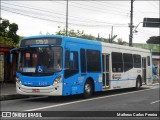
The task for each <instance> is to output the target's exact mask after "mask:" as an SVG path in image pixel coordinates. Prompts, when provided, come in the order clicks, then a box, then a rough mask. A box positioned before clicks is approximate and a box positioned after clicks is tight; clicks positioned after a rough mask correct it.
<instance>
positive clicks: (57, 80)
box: [53, 75, 62, 85]
mask: <svg viewBox="0 0 160 120" xmlns="http://www.w3.org/2000/svg"><path fill="white" fill-rule="evenodd" d="M61 80H62V75H60V76H58V77H57V78H56V79H55V80H54V82H53V85H57V84H58V83H60V82H61Z"/></svg>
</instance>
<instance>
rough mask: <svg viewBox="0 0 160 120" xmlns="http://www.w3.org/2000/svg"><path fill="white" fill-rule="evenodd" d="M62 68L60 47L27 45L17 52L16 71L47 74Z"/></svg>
mask: <svg viewBox="0 0 160 120" xmlns="http://www.w3.org/2000/svg"><path fill="white" fill-rule="evenodd" d="M61 69H62V48H61V47H51V46H47V47H29V48H26V49H21V50H20V52H19V61H18V72H21V73H26V74H29V73H31V74H32V75H33V74H35V75H36V74H37V73H38V74H45V73H46V74H47V73H54V72H58V71H60V70H61Z"/></svg>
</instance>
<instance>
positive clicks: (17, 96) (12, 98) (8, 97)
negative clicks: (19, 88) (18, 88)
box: [0, 94, 30, 101]
mask: <svg viewBox="0 0 160 120" xmlns="http://www.w3.org/2000/svg"><path fill="white" fill-rule="evenodd" d="M29 97H30V96H27V95H18V94H12V95H2V96H0V101H4V100H14V99H22V98H29Z"/></svg>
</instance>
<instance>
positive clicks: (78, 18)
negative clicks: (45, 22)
mask: <svg viewBox="0 0 160 120" xmlns="http://www.w3.org/2000/svg"><path fill="white" fill-rule="evenodd" d="M2 3H4V2H2ZM4 4H8V3H4ZM9 5H14V6H18V7H23V10H24V8H27V9H33V10H38V11H41V12H47V13H54V14H58V15H61V16H63V17H59V16H58V17H57V16H54V17H56V18H63V19H64V17H65V14H59V13H56V12H52V11H48V10H42V9H38V8H32V7H26V6H22V5H16V4H9ZM14 9H15V8H14ZM16 9H17V8H16ZM29 12H31V11H29ZM32 13H33V12H32ZM43 15H45V14H43ZM75 18H77V19H75ZM70 19H71V20H72V19H73V20H74V21H80V22H85V21H86V22H96V23H97V22H98V23H102V24H112V25H126V24H121V23H109V22H104V21H98V20H93V19H92V20H90V19H82V18H80V17H75V16H74V17H73V16H71V18H70Z"/></svg>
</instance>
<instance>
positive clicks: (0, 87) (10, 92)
mask: <svg viewBox="0 0 160 120" xmlns="http://www.w3.org/2000/svg"><path fill="white" fill-rule="evenodd" d="M27 97H29V96H25V95H18V94H17V93H16V84H15V83H0V101H2V100H12V99H20V98H27Z"/></svg>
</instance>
